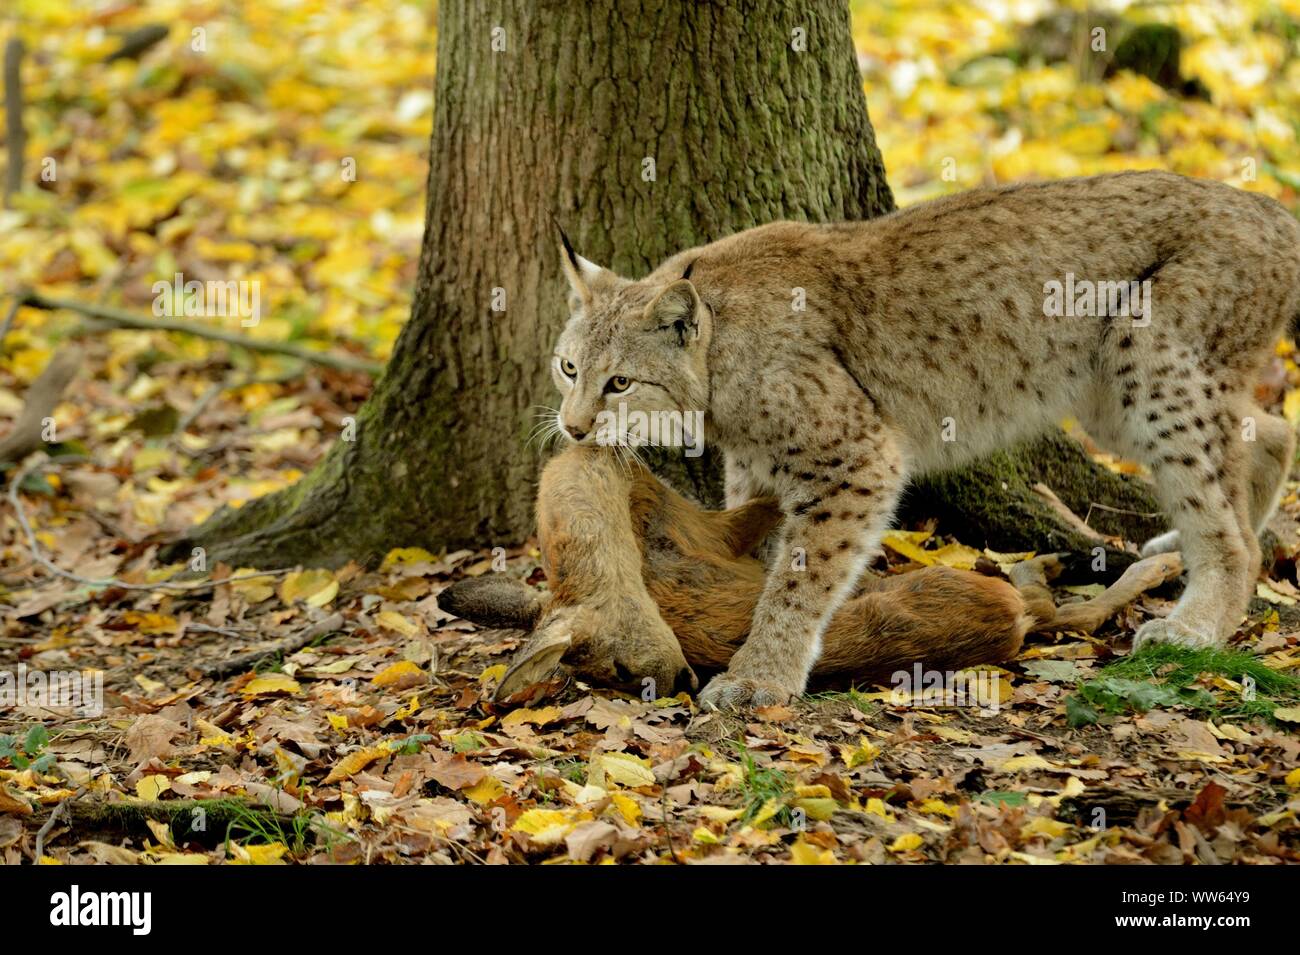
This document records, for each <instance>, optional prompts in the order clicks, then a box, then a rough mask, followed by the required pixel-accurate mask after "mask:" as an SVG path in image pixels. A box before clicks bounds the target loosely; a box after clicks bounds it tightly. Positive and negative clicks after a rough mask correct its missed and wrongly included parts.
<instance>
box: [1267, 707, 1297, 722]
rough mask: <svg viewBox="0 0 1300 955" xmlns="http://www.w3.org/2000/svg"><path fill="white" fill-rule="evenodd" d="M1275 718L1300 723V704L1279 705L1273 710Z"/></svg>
mask: <svg viewBox="0 0 1300 955" xmlns="http://www.w3.org/2000/svg"><path fill="white" fill-rule="evenodd" d="M1273 719H1275V720H1283V721H1284V722H1287V723H1300V706H1279V707H1278V708H1277V709H1275V710H1274V711H1273Z"/></svg>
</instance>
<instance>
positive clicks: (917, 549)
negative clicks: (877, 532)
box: [880, 531, 934, 566]
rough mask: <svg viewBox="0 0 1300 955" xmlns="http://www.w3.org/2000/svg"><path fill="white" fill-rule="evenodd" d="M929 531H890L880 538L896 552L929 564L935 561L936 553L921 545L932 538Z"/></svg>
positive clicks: (881, 541)
mask: <svg viewBox="0 0 1300 955" xmlns="http://www.w3.org/2000/svg"><path fill="white" fill-rule="evenodd" d="M930 536H931V535H930V532H929V531H890V532H889V533H888V534H886V535H885V536H884V537H882V538H881V539H880V543H882V544H884V545H885V546H886V547H888V548H889V549H890V550H892V551H893V552H894V553H896V554H899V555H901V556H903V557H906V558H907V559H908V560H914V561H916V562H917V563H918V564H925V565H927V566H929V565H930V564H933V563H934V554H933V552H931V551H927V550H925V549H923V548H922V547H921V545H922V544H923V543H925V542H926V541H927V540H929V539H930Z"/></svg>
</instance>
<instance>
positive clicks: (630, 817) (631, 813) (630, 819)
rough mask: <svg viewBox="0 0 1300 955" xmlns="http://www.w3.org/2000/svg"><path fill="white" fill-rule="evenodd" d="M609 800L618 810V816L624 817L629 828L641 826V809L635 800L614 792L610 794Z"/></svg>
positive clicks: (624, 794)
mask: <svg viewBox="0 0 1300 955" xmlns="http://www.w3.org/2000/svg"><path fill="white" fill-rule="evenodd" d="M609 800H610V802H612V803H613V804H614V808H615V809H617V810H618V814H619V815H620V816H622V817H623V821H624V822H626V823H627V824H628V825H629V826H637V827H640V825H641V824H640V823H639V822H638V821H637V820H639V819H640V818H641V807H640V806H639V805H637V801H636V800H635V799H633V798H632V797H631V796H629V795H628V794H627V793H620V792H614V793H610V794H609Z"/></svg>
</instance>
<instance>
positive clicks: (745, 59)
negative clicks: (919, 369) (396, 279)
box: [170, 0, 1153, 568]
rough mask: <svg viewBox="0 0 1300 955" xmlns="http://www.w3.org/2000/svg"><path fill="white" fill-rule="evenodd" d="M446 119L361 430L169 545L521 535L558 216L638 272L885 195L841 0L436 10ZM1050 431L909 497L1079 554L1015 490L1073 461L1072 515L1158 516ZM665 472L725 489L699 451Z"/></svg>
mask: <svg viewBox="0 0 1300 955" xmlns="http://www.w3.org/2000/svg"><path fill="white" fill-rule="evenodd" d="M797 31H802V32H797ZM801 41H804V42H806V47H805V48H804V49H803V50H802V51H801V50H798V49H796V48H795V47H796V46H798V45H800V42H801ZM502 42H503V43H504V47H505V48H504V49H495V50H494V43H495V45H496V46H498V47H499V46H500V44H501V43H502ZM435 111H436V115H435V119H434V130H433V139H432V151H431V168H430V175H429V196H428V206H427V220H426V226H425V235H424V243H423V252H422V255H421V262H420V276H419V279H418V282H417V286H416V289H415V297H414V303H413V306H412V309H411V317H410V320H409V321H408V322H407V324H406V326H405V327H404V328H403V331H402V334H401V336H400V338H399V340H398V342H397V345H396V348H395V350H394V354H393V358H392V361H391V363H390V365H389V367H388V369H387V370H386V372H385V374H384V376H383V377H382V379H381V380H380V381H379V382H378V383H377V385H376V388H375V392H374V394H373V395H372V397H371V398H370V400H369V401H368V402H367V403H366V404H365V406H364V407H363V408H362V409H361V411H360V412H359V414H358V428H357V432H356V440H355V441H353V442H344V441H339V442H338V443H337V444H336V445H335V447H334V448H333V449H332V450H331V451H330V453H329V454H328V455H327V457H326V459H325V460H324V461H323V462H322V463H321V464H320V465H319V466H318V467H317V468H316V469H315V470H314V471H313V472H312V473H311V474H309V475H308V476H307V477H306V478H304V479H303V480H302V481H301V482H299V483H298V484H297V485H295V486H294V487H293V488H290V489H288V490H286V491H283V492H281V493H278V494H274V495H271V496H268V497H266V498H262V499H260V500H257V501H254V502H252V503H250V504H248V505H246V506H244V507H243V508H241V509H239V510H223V511H222V512H220V513H218V514H217V515H215V516H214V518H213V519H212V520H210V521H209V522H208V523H207V524H206V525H204V526H203V527H201V528H199V529H198V530H197V531H196V532H195V533H194V534H193V535H192V539H189V540H185V541H180V542H178V543H177V544H176V545H174V547H173V548H171V550H170V555H179V554H188V552H189V548H190V547H191V546H194V545H195V544H200V545H203V546H205V547H206V548H207V549H208V552H209V557H210V559H212V560H224V561H227V562H229V563H232V564H235V565H239V566H257V567H264V568H270V567H275V566H284V565H292V564H325V565H336V564H339V563H342V562H344V561H346V560H349V559H356V560H359V561H362V562H363V563H368V564H370V563H374V562H375V561H377V560H378V559H379V558H380V557H382V555H383V554H384V553H385V552H386V551H387V550H388V549H390V548H392V547H398V546H409V545H422V546H425V547H428V548H430V549H434V550H436V549H438V548H442V547H457V546H470V547H476V548H484V547H491V546H496V545H498V544H511V543H515V542H517V541H519V540H521V539H523V538H524V537H526V536H527V535H528V534H529V533H530V532H531V530H532V522H533V517H532V500H533V494H534V490H535V479H536V475H537V473H538V469H539V466H540V463H541V460H542V458H543V456H544V454H545V450H544V449H542V448H539V447H538V446H537V445H536V444H531V445H530V444H529V443H528V434H529V432H530V430H531V429H532V427H533V425H534V423H535V422H536V420H537V419H536V415H537V413H538V411H539V410H540V408H539V406H541V405H552V406H553V405H554V404H555V402H556V400H557V399H556V397H555V395H554V390H553V386H552V384H551V381H550V377H549V356H550V352H551V348H552V345H553V343H554V341H555V338H556V337H557V335H558V333H559V330H560V327H561V325H562V323H563V321H564V317H565V305H564V303H565V300H566V290H565V287H564V285H563V280H562V278H561V271H560V266H559V261H558V256H557V249H556V242H555V239H554V233H553V231H552V229H553V226H552V225H551V222H550V216H551V215H552V214H553V215H555V217H556V218H557V219H558V220H559V221H560V222H561V223H562V224H563V225H564V227H565V228H566V230H567V231H568V233H569V235H570V236H571V237H572V238H573V239H574V242H575V245H576V246H577V248H578V250H579V251H580V252H581V253H582V254H583V255H585V256H586V257H588V258H590V259H592V260H594V261H598V262H600V263H602V264H605V265H608V266H610V267H612V268H614V269H615V270H616V271H618V272H620V273H622V274H626V275H633V276H635V275H638V274H642V273H643V272H645V271H647V270H648V269H650V268H651V267H652V266H653V265H655V264H656V263H657V262H658V261H660V260H662V259H663V258H664V257H666V256H667V255H669V254H670V253H672V252H674V251H677V250H679V249H681V248H684V247H686V246H689V245H692V244H695V243H700V242H707V241H712V240H714V239H718V238H721V237H723V236H725V235H727V234H729V233H731V232H734V231H737V230H740V229H745V228H748V227H750V226H754V225H759V224H761V223H765V222H769V221H772V220H775V219H781V218H792V219H807V220H813V221H821V220H837V219H860V218H870V217H872V216H875V215H879V214H882V213H884V212H887V211H890V210H891V209H892V208H893V196H892V194H891V192H890V190H889V186H888V185H887V183H886V181H885V175H884V168H883V165H882V162H881V159H880V153H879V151H878V149H877V148H876V144H875V138H874V133H873V131H872V127H871V123H870V120H869V118H868V115H867V109H866V101H865V97H864V95H863V90H862V83H861V79H860V75H859V73H858V69H857V65H856V58H855V53H854V49H853V44H852V41H851V37H850V31H849V17H848V11H847V8H846V5H845V4H844V3H842V2H840V0H807V2H804V3H801V4H799V5H798V6H797V7H788V6H787V5H785V4H777V3H771V2H766V0H712V2H701V3H685V2H679V0H639V2H638V0H592V2H584V3H580V4H579V3H569V2H559V0H549V2H533V3H505V2H499V0H496V2H473V3H469V2H451V0H448V2H443V3H441V4H440V5H439V27H438V69H437V79H436V89H435ZM649 160H652V161H653V163H654V170H653V178H651V177H650V176H649V175H648V174H647V169H648V167H647V162H648V161H649ZM359 172H360V174H362V175H364V170H360V171H359ZM958 238H959V237H955V240H958ZM494 289H498V290H501V291H498V292H495V293H494ZM494 294H495V295H497V296H500V295H502V294H503V295H504V297H505V299H504V301H505V307H504V310H502V311H495V310H494V309H493V296H494ZM1062 441H1063V439H1060V440H1057V441H1055V442H1048V443H1046V444H1040V445H1036V446H1034V448H1035V449H1036V450H1033V451H1032V454H1033V455H1043V456H1045V457H1044V458H1043V459H1041V460H1039V459H1037V458H1035V460H1034V461H1033V462H1032V465H1031V464H1029V463H1025V462H1024V461H1020V459H1017V458H1014V457H1009V456H1001V457H999V458H996V459H994V460H992V461H990V462H987V463H984V464H981V465H980V466H979V467H977V468H975V469H969V470H966V471H959V472H955V473H954V474H952V475H945V476H943V477H940V478H936V479H933V480H931V481H929V482H925V483H922V484H921V485H919V486H918V487H917V489H916V490H915V491H914V493H913V494H912V495H911V497H910V502H911V506H912V509H913V511H918V510H920V511H925V510H928V511H930V512H931V513H939V514H941V515H942V516H944V517H945V520H946V522H947V523H949V524H951V526H952V528H953V529H955V530H960V531H962V532H969V533H970V534H971V541H972V542H973V543H976V542H980V541H983V540H987V541H988V542H989V543H991V544H1001V545H1002V546H1006V547H1016V548H1020V547H1021V546H1022V545H1024V546H1025V547H1026V548H1028V547H1029V546H1034V547H1043V546H1053V542H1058V541H1059V542H1061V543H1062V544H1063V545H1065V546H1071V545H1073V544H1078V541H1072V542H1071V541H1069V540H1068V535H1066V536H1064V537H1063V536H1062V534H1063V530H1062V528H1061V527H1060V526H1059V524H1057V523H1055V522H1053V521H1051V519H1050V515H1048V514H1046V513H1044V512H1043V511H1042V509H1041V508H1035V506H1034V503H1035V502H1034V501H1031V500H1029V499H1028V498H1027V497H1026V495H1027V494H1029V493H1030V492H1029V491H1028V486H1026V485H1025V484H1024V483H1023V482H1024V481H1025V480H1026V479H1027V478H1029V477H1030V476H1032V475H1036V474H1041V473H1044V472H1054V471H1056V470H1061V471H1063V472H1069V473H1070V474H1071V475H1072V480H1071V481H1064V480H1056V481H1052V480H1048V481H1047V482H1046V483H1048V484H1049V485H1051V486H1052V487H1053V489H1054V490H1055V491H1056V492H1057V493H1058V494H1059V495H1060V496H1061V497H1062V498H1063V499H1064V500H1065V501H1066V502H1067V503H1068V504H1070V505H1071V506H1079V505H1080V504H1082V505H1083V506H1084V507H1085V509H1086V504H1087V499H1086V498H1087V496H1088V495H1089V494H1091V493H1093V492H1094V491H1096V490H1097V489H1098V488H1103V487H1104V488H1105V489H1106V490H1107V493H1108V494H1109V495H1110V496H1108V497H1106V499H1105V503H1108V504H1110V505H1111V506H1114V507H1119V508H1121V509H1125V510H1131V511H1142V512H1145V511H1148V510H1151V509H1153V508H1151V507H1150V506H1149V505H1150V499H1149V497H1143V496H1142V495H1137V496H1131V495H1130V496H1126V495H1125V494H1122V493H1118V491H1119V489H1118V488H1117V487H1115V486H1114V485H1113V482H1110V483H1108V481H1110V476H1109V475H1106V474H1105V473H1104V472H1101V471H1099V470H1098V469H1096V468H1095V467H1094V466H1092V465H1091V463H1090V462H1089V461H1087V460H1086V458H1085V457H1084V456H1083V455H1082V454H1081V452H1080V451H1079V450H1078V449H1077V446H1074V445H1073V444H1063V443H1062ZM1018 461H1019V462H1020V463H1017V462H1018ZM656 467H657V469H658V470H660V472H661V473H663V474H665V475H666V476H667V477H669V478H670V480H672V481H673V483H674V484H675V485H676V486H677V487H678V488H679V489H680V490H682V491H683V492H685V493H687V494H690V495H693V496H694V497H695V498H696V499H698V500H699V501H700V502H701V503H704V504H706V505H710V506H712V505H716V504H717V503H718V502H719V500H720V483H719V481H718V470H719V469H718V462H717V461H715V460H713V459H712V457H711V456H710V455H709V454H706V455H705V456H704V457H703V458H700V459H697V460H695V461H685V460H683V459H680V458H677V459H670V458H667V457H666V456H660V457H659V459H658V460H657V462H656ZM1036 479H1042V478H1041V477H1040V478H1036ZM990 481H992V482H993V483H992V484H990V483H989V482H990ZM1004 482H1005V488H1004V487H1003V485H1004ZM1032 483H1033V482H1032V481H1030V485H1029V486H1032ZM1073 488H1080V489H1083V490H1081V491H1080V493H1079V494H1075V493H1074V490H1072V489H1073ZM1089 489H1091V490H1089ZM959 501H960V502H965V503H958V502H959ZM1080 513H1082V512H1080ZM1030 518H1032V521H1031V520H1030ZM1031 528H1032V529H1033V530H1032V531H1031ZM1022 532H1023V533H1022ZM1031 538H1032V539H1033V540H1034V543H1033V544H1029V543H1028V541H1029V540H1030V539H1031Z"/></svg>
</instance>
